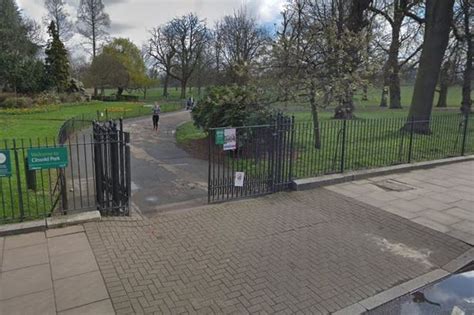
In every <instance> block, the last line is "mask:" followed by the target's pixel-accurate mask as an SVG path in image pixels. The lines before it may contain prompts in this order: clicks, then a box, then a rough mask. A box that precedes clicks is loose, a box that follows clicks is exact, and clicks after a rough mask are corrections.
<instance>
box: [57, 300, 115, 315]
mask: <svg viewBox="0 0 474 315" xmlns="http://www.w3.org/2000/svg"><path fill="white" fill-rule="evenodd" d="M58 314H59V315H114V314H115V311H114V308H113V306H112V303H111V302H110V299H107V300H103V301H99V302H94V303H91V304H87V305H84V306H80V307H76V308H73V309H70V310H66V311H62V312H59V313H58Z"/></svg>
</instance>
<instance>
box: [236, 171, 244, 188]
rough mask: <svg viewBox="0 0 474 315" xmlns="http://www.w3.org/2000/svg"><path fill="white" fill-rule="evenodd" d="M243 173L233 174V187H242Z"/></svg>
mask: <svg viewBox="0 0 474 315" xmlns="http://www.w3.org/2000/svg"><path fill="white" fill-rule="evenodd" d="M244 177H245V173H244V172H235V178H234V186H235V187H244Z"/></svg>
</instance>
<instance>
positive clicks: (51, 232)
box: [46, 225, 84, 238]
mask: <svg viewBox="0 0 474 315" xmlns="http://www.w3.org/2000/svg"><path fill="white" fill-rule="evenodd" d="M80 232H84V227H83V226H82V225H73V226H68V227H65V228H56V229H48V230H47V231H46V237H48V238H49V237H56V236H62V235H68V234H75V233H80Z"/></svg>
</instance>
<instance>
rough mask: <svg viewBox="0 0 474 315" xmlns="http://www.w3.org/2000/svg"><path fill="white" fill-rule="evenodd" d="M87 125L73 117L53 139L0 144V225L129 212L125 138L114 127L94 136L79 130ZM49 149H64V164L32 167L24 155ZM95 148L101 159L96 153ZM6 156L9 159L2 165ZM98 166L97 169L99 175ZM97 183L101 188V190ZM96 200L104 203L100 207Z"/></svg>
mask: <svg viewBox="0 0 474 315" xmlns="http://www.w3.org/2000/svg"><path fill="white" fill-rule="evenodd" d="M95 125H97V123H96V124H95ZM105 125H107V126H112V125H113V123H112V122H108V123H106V124H105ZM105 125H103V126H104V128H106V127H105ZM90 126H92V122H90V121H89V120H88V119H86V118H84V119H82V117H81V119H78V118H74V119H70V120H68V121H66V122H65V123H64V124H63V126H62V127H61V129H60V131H59V133H58V136H57V137H54V138H37V139H12V140H2V141H0V223H9V222H22V221H26V220H32V219H41V218H45V217H49V216H52V215H55V214H58V215H62V214H71V213H74V212H78V211H89V210H96V209H97V210H100V211H101V212H102V214H105V215H109V214H110V215H126V214H128V209H129V196H130V181H131V177H130V148H129V147H128V145H127V144H128V142H129V135H128V134H127V133H125V132H123V131H122V129H119V130H118V129H117V128H109V129H107V130H108V131H107V130H105V129H104V130H105V131H104V130H102V131H100V132H97V133H96V134H95V135H94V134H93V133H92V130H84V131H83V132H81V130H83V129H84V128H85V127H90ZM92 129H93V128H92ZM48 148H49V149H52V148H55V149H62V150H63V151H66V152H67V153H66V154H67V155H66V157H65V159H67V163H66V164H67V166H65V167H58V168H44V169H34V170H33V169H31V168H30V166H31V165H28V152H29V151H30V150H36V149H48ZM97 148H100V150H101V151H100V152H102V153H103V155H101V156H99V155H97ZM6 157H8V158H9V161H4V159H5V158H6ZM97 165H101V166H100V173H99V174H97V167H96V166H97ZM98 180H100V181H101V183H103V186H101V187H102V188H103V189H104V190H101V191H99V192H98V191H97V182H98ZM98 196H102V198H104V202H102V203H99V199H98V198H99V197H98Z"/></svg>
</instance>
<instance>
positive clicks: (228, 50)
mask: <svg viewBox="0 0 474 315" xmlns="http://www.w3.org/2000/svg"><path fill="white" fill-rule="evenodd" d="M215 41H216V44H215V47H218V49H217V51H216V53H217V54H216V55H217V58H218V60H219V63H223V64H224V66H225V67H226V70H227V71H228V73H229V75H230V79H231V82H232V83H237V84H240V85H243V84H246V83H247V82H248V80H249V77H250V71H251V68H252V66H253V64H254V63H255V62H256V61H257V60H258V58H259V57H260V56H261V55H262V54H263V52H264V50H265V47H266V46H267V44H268V43H269V35H268V32H267V31H266V30H265V29H264V28H263V27H260V26H258V24H257V22H256V21H255V19H254V18H252V17H251V16H250V15H249V13H248V12H247V10H246V9H245V8H242V9H240V10H239V11H237V12H234V14H233V15H227V16H225V17H224V18H223V19H222V20H221V21H219V22H217V23H216V35H215Z"/></svg>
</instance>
